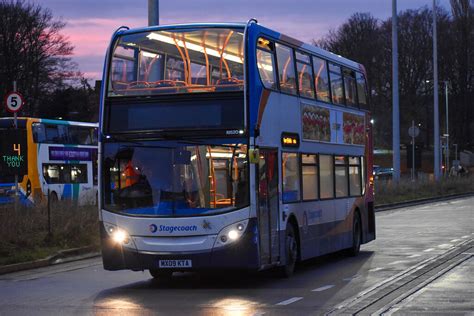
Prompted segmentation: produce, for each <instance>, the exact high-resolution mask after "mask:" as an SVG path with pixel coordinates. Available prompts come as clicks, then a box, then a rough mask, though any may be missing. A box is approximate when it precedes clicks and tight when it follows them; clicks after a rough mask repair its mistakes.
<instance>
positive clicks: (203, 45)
mask: <svg viewBox="0 0 474 316" xmlns="http://www.w3.org/2000/svg"><path fill="white" fill-rule="evenodd" d="M243 60H244V55H243V33H242V31H241V30H237V29H225V28H209V29H195V30H193V29H187V30H176V31H172V30H169V31H153V32H141V33H135V34H130V35H124V36H121V37H120V38H119V40H118V41H117V43H116V45H115V49H114V53H113V55H112V63H111V68H110V79H109V80H110V82H109V84H108V96H110V97H116V96H131V95H133V96H135V95H158V94H176V93H195V92H218V91H239V90H243V79H244V78H243Z"/></svg>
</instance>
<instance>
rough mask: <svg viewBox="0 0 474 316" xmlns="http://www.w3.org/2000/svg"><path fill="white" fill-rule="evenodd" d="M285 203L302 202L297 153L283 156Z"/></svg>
mask: <svg viewBox="0 0 474 316" xmlns="http://www.w3.org/2000/svg"><path fill="white" fill-rule="evenodd" d="M281 163H282V168H281V169H282V173H283V177H282V180H283V198H282V199H283V203H288V202H296V201H299V200H300V167H299V159H298V154H297V153H283V154H282V162H281Z"/></svg>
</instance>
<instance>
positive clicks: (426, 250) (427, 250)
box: [423, 248, 434, 252]
mask: <svg viewBox="0 0 474 316" xmlns="http://www.w3.org/2000/svg"><path fill="white" fill-rule="evenodd" d="M433 250H434V248H428V249H425V250H423V252H430V251H433Z"/></svg>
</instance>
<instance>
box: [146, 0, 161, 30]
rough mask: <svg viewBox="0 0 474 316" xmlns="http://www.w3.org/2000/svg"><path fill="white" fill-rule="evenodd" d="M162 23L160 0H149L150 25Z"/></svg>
mask: <svg viewBox="0 0 474 316" xmlns="http://www.w3.org/2000/svg"><path fill="white" fill-rule="evenodd" d="M159 24H160V0H148V26H153V25H159Z"/></svg>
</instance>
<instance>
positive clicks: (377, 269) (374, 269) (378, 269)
mask: <svg viewBox="0 0 474 316" xmlns="http://www.w3.org/2000/svg"><path fill="white" fill-rule="evenodd" d="M380 270H383V268H381V267H377V268H373V269H370V270H369V272H377V271H380Z"/></svg>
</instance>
